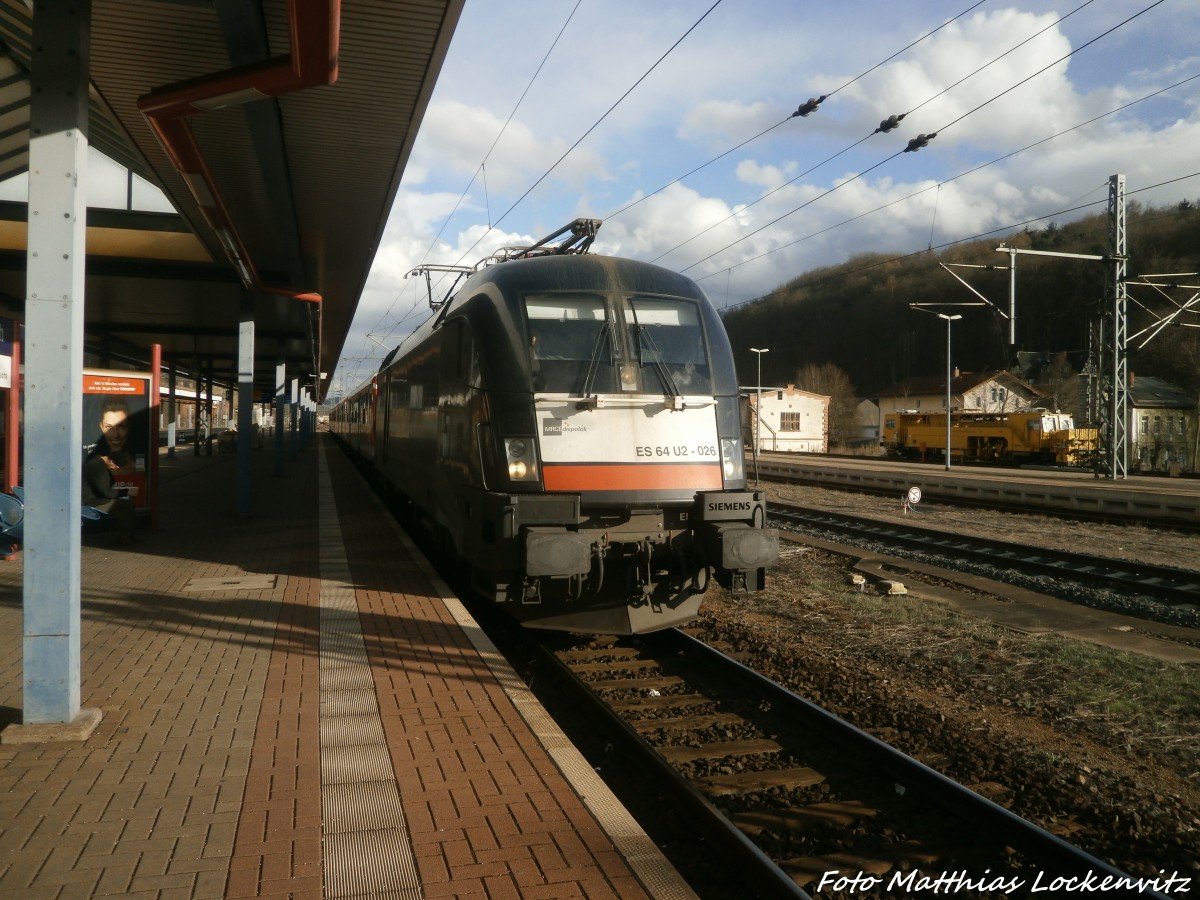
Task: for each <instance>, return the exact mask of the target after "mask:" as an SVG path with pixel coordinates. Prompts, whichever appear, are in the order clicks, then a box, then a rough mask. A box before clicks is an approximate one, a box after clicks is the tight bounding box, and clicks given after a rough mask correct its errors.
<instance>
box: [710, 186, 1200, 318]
mask: <svg viewBox="0 0 1200 900" xmlns="http://www.w3.org/2000/svg"><path fill="white" fill-rule="evenodd" d="M1189 178H1200V171H1197V172H1191V173H1189V174H1187V175H1179V176H1177V177H1175V178H1168V179H1167V180H1166V181H1159V182H1157V183H1155V184H1149V185H1146V186H1145V187H1142V188H1138V189H1137V190H1132V191H1131V190H1127V191H1126V192H1125V196H1126V197H1131V196H1133V195H1135V194H1141V193H1144V192H1146V191H1154V190H1158V189H1159V188H1162V187H1167V186H1168V185H1172V184H1177V183H1179V182H1181V181H1187V180H1188V179H1189ZM1107 203H1108V198H1104V199H1101V200H1093V201H1092V202H1090V203H1084V204H1082V205H1080V206H1075V207H1071V208H1069V209H1059V210H1056V211H1054V212H1052V213H1047V214H1046V215H1044V216H1035V217H1034V218H1031V219H1025V220H1023V221H1020V222H1013V223H1010V224H1008V225H1003V226H1001V227H999V228H992V229H990V230H989V231H983V232H980V233H978V234H973V235H971V236H969V237H963V238H958V239H956V240H953V241H945V242H944V243H941V244H936V245H934V246H933V247H932V248H925V247H923V248H921V249H920V250H914V251H912V252H911V253H901V254H899V255H897V256H889V257H888V258H887V259H878V260H875V261H874V262H871V263H868V264H866V265H863V266H859V267H858V268H855V269H850V270H848V271H845V272H837V273H832V274H829V275H826V276H824V277H821V278H818V279H815V280H814V281H813V282H811V283H812V284H823V283H824V282H827V281H835V280H837V279H838V278H846V277H848V276H850V275H858V274H860V273H862V272H869V271H870V270H871V269H877V268H879V267H880V266H886V265H890V264H891V263H896V262H903V261H904V260H906V259H912V258H913V257H914V256H925V255H927V254H928V253H929V252H930V250H945V249H946V248H947V247H954V246H957V245H958V244H965V243H968V242H969V241H977V240H979V239H981V238H985V237H991V236H992V235H998V234H1007V233H1010V232H1012V231H1014V230H1015V229H1018V228H1026V227H1028V226H1030V225H1034V224H1036V223H1038V222H1044V221H1046V220H1047V219H1053V218H1055V217H1056V216H1062V215H1066V214H1068V213H1074V212H1080V211H1082V210H1085V209H1091V208H1092V207H1094V206H1100V205H1101V204H1105V205H1107ZM721 271H724V270H723V269H722V270H721ZM713 274H718V273H713ZM793 280H794V279H793ZM788 290H790V287H789V286H788V285H784V286H782V287H778V288H776V289H775V290H773V291H768V292H767V293H765V294H762V295H761V296H758V297H752V298H750V299H748V300H743V301H741V302H740V303H734V304H732V305H731V306H730V307H728V308H731V309H737V308H738V307H741V306H749V305H750V304H751V303H758V302H759V301H761V300H769V299H770V298H771V297H774V296H776V295H779V294H783V293H785V292H786V291H788Z"/></svg>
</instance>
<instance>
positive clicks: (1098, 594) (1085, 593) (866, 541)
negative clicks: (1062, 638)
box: [770, 504, 1200, 627]
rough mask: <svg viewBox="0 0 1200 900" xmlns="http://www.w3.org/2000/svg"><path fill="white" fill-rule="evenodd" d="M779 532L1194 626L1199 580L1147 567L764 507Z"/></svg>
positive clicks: (1189, 574) (1199, 617)
mask: <svg viewBox="0 0 1200 900" xmlns="http://www.w3.org/2000/svg"><path fill="white" fill-rule="evenodd" d="M770 515H771V517H772V519H773V520H774V522H775V523H776V524H778V525H779V526H781V527H784V528H788V529H793V530H799V531H803V532H805V533H808V534H816V535H822V536H829V537H832V538H837V539H840V540H843V541H845V540H846V539H847V538H849V539H850V542H851V543H854V544H855V545H856V546H872V547H876V548H879V547H883V548H886V549H887V551H888V552H889V553H891V554H893V555H897V556H903V555H913V554H916V555H919V556H921V557H922V558H934V559H936V560H938V564H939V565H942V566H944V567H946V568H951V569H959V570H968V569H969V570H971V571H975V572H976V573H979V572H981V571H982V572H983V573H984V574H987V575H988V577H991V578H994V579H996V580H999V581H1009V582H1019V583H1022V584H1023V585H1024V586H1033V587H1036V588H1037V589H1038V590H1039V591H1043V592H1045V593H1048V594H1052V595H1055V596H1059V597H1063V598H1065V599H1070V600H1076V601H1079V600H1083V601H1084V602H1087V603H1088V605H1090V606H1101V607H1109V606H1112V605H1113V604H1114V603H1116V604H1117V605H1119V606H1120V607H1121V611H1122V612H1127V613H1132V614H1136V615H1141V616H1143V617H1144V618H1149V619H1155V620H1158V621H1163V622H1167V623H1170V624H1175V625H1190V626H1193V627H1194V626H1196V625H1198V624H1200V614H1198V609H1200V574H1198V573H1196V572H1190V571H1187V570H1185V569H1177V568H1172V567H1168V566H1158V565H1152V564H1150V563H1134V562H1130V561H1125V560H1112V559H1107V558H1104V557H1098V556H1090V555H1087V554H1082V553H1073V552H1069V551H1063V550H1052V549H1047V548H1039V547H1028V546H1025V545H1022V544H1015V543H1008V542H1005V541H999V540H996V539H993V538H975V537H971V536H969V535H962V534H950V533H948V532H945V531H939V530H935V529H929V528H922V527H920V526H917V525H906V524H896V523H892V522H882V521H879V520H875V519H869V518H863V517H859V516H851V515H846V514H842V513H831V512H827V511H824V510H816V509H807V508H804V507H798V506H791V505H786V504H772V505H771V506H770Z"/></svg>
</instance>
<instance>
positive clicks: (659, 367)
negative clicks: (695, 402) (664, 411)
mask: <svg viewBox="0 0 1200 900" xmlns="http://www.w3.org/2000/svg"><path fill="white" fill-rule="evenodd" d="M637 334H638V356H639V357H641V355H642V341H641V339H642V338H643V337H644V338H645V339H646V343H647V344H648V345H649V346H650V349H651V350H652V351H654V361H653V362H652V363H650V364H649V365H653V366H654V371H655V372H657V373H658V377H659V380H660V381H661V382H662V385H663V387H664V388H666V389H667V394H666V395H667V396H668V397H678V396H680V392H679V386H678V385H677V384H675V379H674V378H672V377H671V371H670V369H668V368H667V364H666V363H665V362H664V361H663V356H662V353H661V352H660V351H659V349H658V344H656V343H655V342H654V335H652V334H651V333H650V329H649V328H647V327H646V326H645V325H638V326H637ZM638 361H639V362H641V363H642V365H647V363H645V362H643V361H642V360H641V359H640V358H639V360H638Z"/></svg>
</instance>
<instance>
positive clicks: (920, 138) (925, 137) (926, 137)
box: [904, 131, 937, 153]
mask: <svg viewBox="0 0 1200 900" xmlns="http://www.w3.org/2000/svg"><path fill="white" fill-rule="evenodd" d="M935 137H937V132H936V131H935V132H934V133H933V134H918V135H917V136H916V137H915V138H913V139H912V140H911V141H909V142H908V146H907V147H905V148H904V152H905V153H916V152H917V151H918V150H920V149H921V148H922V147H927V146H929V142H930V141H932V140H933V139H934V138H935Z"/></svg>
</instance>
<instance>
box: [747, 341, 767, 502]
mask: <svg viewBox="0 0 1200 900" xmlns="http://www.w3.org/2000/svg"><path fill="white" fill-rule="evenodd" d="M750 352H751V353H757V354H758V382H757V388H758V396H757V397H756V398H755V400H754V486H755V487H758V441H759V434H760V432H761V425H760V424H759V423H761V422H762V355H763V354H764V353H770V352H771V351H770V350H769V349H762V350H760V349H759V348H758V347H751V348H750Z"/></svg>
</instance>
